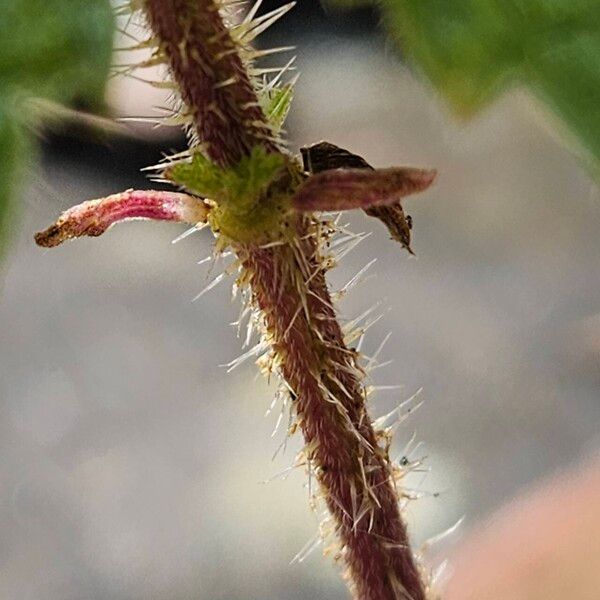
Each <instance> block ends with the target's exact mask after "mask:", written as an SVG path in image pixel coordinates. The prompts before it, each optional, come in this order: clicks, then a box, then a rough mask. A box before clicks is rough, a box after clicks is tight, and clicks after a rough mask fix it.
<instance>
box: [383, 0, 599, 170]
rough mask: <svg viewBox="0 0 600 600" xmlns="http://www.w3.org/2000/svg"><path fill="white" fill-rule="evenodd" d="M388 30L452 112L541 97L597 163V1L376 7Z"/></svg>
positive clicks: (394, 1) (474, 0) (481, 0)
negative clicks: (521, 95)
mask: <svg viewBox="0 0 600 600" xmlns="http://www.w3.org/2000/svg"><path fill="white" fill-rule="evenodd" d="M382 4H383V8H384V12H385V14H386V16H387V21H388V24H389V26H390V28H391V30H392V31H393V32H394V33H395V34H396V36H397V37H398V39H399V41H400V43H401V45H402V47H403V48H404V49H405V50H406V52H407V54H408V55H409V56H410V57H411V58H412V59H413V60H414V61H415V62H416V64H417V65H418V67H419V68H420V69H421V70H422V71H423V72H424V73H425V74H426V75H427V77H428V78H429V79H430V80H431V82H432V83H433V85H434V86H435V87H436V88H437V89H438V90H439V91H440V92H441V94H442V95H443V96H444V98H445V99H446V100H447V101H448V102H449V104H450V105H451V107H452V108H453V109H454V111H455V112H456V113H457V114H459V115H461V116H470V115H471V114H473V113H475V112H476V111H478V110H480V109H481V108H482V107H484V106H485V105H486V104H487V103H489V102H490V101H492V100H493V99H495V98H496V97H497V96H498V95H499V93H500V92H502V91H503V90H504V89H505V88H506V87H508V86H509V85H513V84H515V83H522V84H525V85H526V86H528V87H529V88H530V89H531V90H533V92H534V93H535V94H536V95H537V96H539V97H540V98H542V99H543V100H544V101H545V102H546V103H547V105H548V106H549V107H550V108H551V109H552V110H553V111H554V112H555V113H556V114H557V115H558V116H560V118H562V120H563V121H564V122H565V124H566V125H567V127H568V128H569V129H570V130H571V132H572V133H573V134H574V135H575V136H576V137H577V138H578V139H579V141H580V143H581V144H582V146H584V147H585V148H587V150H588V152H589V153H590V155H591V156H593V157H594V159H595V160H596V161H600V3H599V2H598V0H452V1H450V0H382Z"/></svg>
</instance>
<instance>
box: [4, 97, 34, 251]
mask: <svg viewBox="0 0 600 600" xmlns="http://www.w3.org/2000/svg"><path fill="white" fill-rule="evenodd" d="M7 104H8V102H4V103H3V102H2V97H1V96H0V165H2V174H1V175H2V176H1V177H0V255H1V254H2V253H3V252H4V250H5V248H6V245H7V241H8V239H9V237H10V234H11V224H12V223H13V222H14V221H13V218H12V217H13V215H14V213H15V210H14V209H15V206H14V204H15V198H16V196H17V193H18V190H19V188H20V185H21V183H22V179H23V171H24V167H25V164H26V161H27V158H28V152H27V150H28V147H29V144H28V143H27V138H26V136H25V134H24V132H23V129H22V127H21V126H20V123H18V122H17V121H16V120H15V119H14V117H13V115H12V114H10V112H9V111H7V110H6V105H7ZM3 105H4V106H3Z"/></svg>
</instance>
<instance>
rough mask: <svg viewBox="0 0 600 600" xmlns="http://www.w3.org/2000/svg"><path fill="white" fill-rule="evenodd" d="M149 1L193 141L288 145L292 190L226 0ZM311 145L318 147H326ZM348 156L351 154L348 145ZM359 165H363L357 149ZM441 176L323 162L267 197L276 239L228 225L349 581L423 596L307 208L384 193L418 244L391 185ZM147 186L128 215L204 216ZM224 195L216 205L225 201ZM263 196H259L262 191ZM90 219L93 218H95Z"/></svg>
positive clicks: (389, 593)
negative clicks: (143, 204) (142, 203)
mask: <svg viewBox="0 0 600 600" xmlns="http://www.w3.org/2000/svg"><path fill="white" fill-rule="evenodd" d="M142 5H143V7H144V10H145V12H146V16H147V18H148V22H149V24H150V26H151V28H152V30H153V32H154V35H155V37H156V39H157V40H158V43H159V49H158V50H157V52H159V53H160V54H161V55H162V56H163V57H165V58H166V60H167V62H168V64H169V66H170V69H171V72H172V75H173V77H174V79H175V82H176V83H177V84H178V87H179V91H180V94H181V97H182V100H183V102H184V103H185V105H186V106H185V109H184V110H187V111H188V115H189V116H190V117H191V122H192V124H193V130H194V131H193V133H194V134H195V135H194V136H193V142H194V143H195V142H198V144H199V148H201V150H202V152H203V153H205V154H206V155H207V156H208V158H209V159H210V160H211V161H212V162H213V163H215V164H216V165H218V166H219V167H221V168H224V169H227V168H234V167H236V165H238V166H239V164H241V163H240V161H243V160H244V159H246V158H247V157H250V156H251V155H252V154H253V152H254V151H255V150H256V149H257V148H260V149H262V151H263V152H266V154H267V155H268V154H274V155H279V156H281V157H282V159H283V160H284V162H283V163H282V164H285V165H287V167H286V168H287V169H288V171H286V173H287V178H286V176H283V179H279V180H278V182H277V186H279V187H277V192H276V193H277V194H279V196H276V198H290V199H291V198H292V196H293V194H294V193H295V192H296V190H297V189H298V186H299V184H300V183H301V182H302V179H303V178H304V177H305V175H304V174H303V171H302V168H301V167H300V165H299V163H298V162H297V161H295V159H293V158H292V157H290V156H289V155H288V154H287V153H286V152H285V150H283V148H282V145H281V143H280V142H279V141H278V139H277V132H276V131H274V130H273V126H272V124H270V122H269V121H268V120H267V119H266V118H265V115H264V113H263V109H262V108H261V105H260V103H259V101H258V97H257V93H256V90H255V88H254V87H253V85H254V84H253V78H252V76H251V73H250V72H249V71H248V69H249V68H250V65H249V64H248V63H249V62H250V61H249V59H248V57H247V56H246V55H245V54H243V53H242V52H241V51H240V48H241V44H242V42H240V39H239V38H236V36H235V35H234V34H233V33H232V31H231V29H230V28H229V27H228V25H227V24H226V22H225V21H224V18H223V14H222V10H223V7H222V6H220V5H219V4H218V3H216V2H213V1H212V0H143V2H142ZM342 153H343V151H342ZM313 154H314V153H313ZM312 158H313V160H316V159H317V158H318V156H317V154H314V155H313V156H312ZM341 158H343V159H344V160H348V156H341ZM355 166H356V167H357V168H364V165H362V164H361V163H360V161H359V162H358V163H357V164H356V165H355ZM367 167H368V165H367ZM434 175H435V173H434V172H432V171H420V170H414V169H397V170H389V171H382V172H380V173H375V172H370V173H369V172H365V171H349V172H346V173H341V172H335V173H329V174H327V173H324V174H322V175H320V176H316V177H315V179H314V183H310V180H309V183H307V185H305V186H304V187H303V188H302V189H301V192H300V194H299V195H298V196H297V197H296V198H295V201H294V202H295V207H296V209H297V210H296V212H293V211H291V212H290V209H289V206H291V205H292V204H291V203H288V202H283V201H282V202H277V201H273V197H272V196H271V198H270V201H271V204H260V206H261V207H262V208H264V209H265V210H267V211H268V210H270V209H269V208H268V207H269V206H273V207H275V208H274V210H276V211H277V210H278V211H279V212H276V213H274V214H275V215H276V216H277V215H280V214H281V215H283V216H281V217H279V216H277V219H280V220H279V221H274V222H276V223H278V224H280V226H281V227H280V231H278V232H275V236H276V244H269V243H267V244H265V239H264V238H263V237H261V236H259V235H258V234H257V239H256V240H254V239H252V237H251V236H250V238H251V239H250V240H249V239H248V235H249V232H250V233H252V231H254V230H253V229H249V230H247V231H246V232H245V233H246V237H245V238H242V237H241V236H240V237H237V238H236V237H235V236H233V238H232V236H231V234H230V236H229V239H226V240H225V241H226V242H227V243H228V244H229V245H230V246H231V247H232V248H233V249H234V251H235V252H236V253H237V255H238V257H239V259H240V263H241V265H242V273H241V275H240V282H242V283H247V284H249V285H250V288H251V296H252V299H253V302H254V304H255V306H256V307H257V308H258V309H259V311H260V313H261V315H262V319H263V321H264V325H265V332H264V336H265V340H266V341H267V342H268V343H269V344H270V345H271V349H272V365H273V366H275V367H276V368H277V369H278V370H279V372H280V374H281V376H282V377H283V379H284V380H285V382H286V385H287V388H288V390H289V391H290V395H291V397H292V400H293V408H292V410H293V411H294V413H295V416H296V418H297V423H298V424H299V426H300V428H301V430H302V432H303V434H304V439H305V441H306V447H305V451H304V456H305V460H306V464H307V465H308V468H309V469H310V470H311V471H312V472H313V473H314V474H315V475H316V477H317V479H318V481H319V484H320V489H321V494H322V497H323V499H324V501H325V503H326V505H327V507H328V509H329V511H330V513H331V515H332V519H331V523H332V530H333V532H334V533H335V534H336V536H337V539H338V541H339V546H340V553H339V554H340V556H341V557H342V558H343V560H344V561H345V563H346V565H347V578H348V580H349V584H350V587H351V589H352V591H353V593H354V595H355V597H356V598H358V599H361V600H396V599H406V600H409V599H410V600H424V599H425V597H426V593H425V585H424V584H423V582H422V579H421V573H420V570H419V567H418V566H417V564H416V561H415V558H414V556H413V553H412V551H411V548H410V546H409V541H408V537H407V532H406V527H405V525H404V523H403V521H402V518H401V514H400V509H399V494H398V491H397V489H396V483H395V481H396V479H395V475H397V473H395V471H394V468H393V466H392V464H391V462H390V460H389V457H388V446H389V439H388V438H387V437H386V435H385V434H384V433H383V432H380V431H376V430H375V429H374V427H373V424H372V422H371V419H370V417H369V415H368V413H367V410H366V390H365V386H364V384H363V378H364V372H363V370H362V369H361V366H360V357H359V355H358V353H357V352H356V351H355V350H353V349H351V348H349V347H348V346H347V345H346V344H345V342H344V335H343V332H342V329H341V327H340V325H339V322H338V320H337V317H336V313H335V310H334V308H333V304H332V299H331V296H330V293H329V290H328V288H327V283H326V279H325V273H326V271H327V269H328V268H329V266H330V261H329V260H328V259H327V257H326V256H325V255H324V250H323V239H324V238H326V237H327V236H326V234H324V230H326V228H327V227H326V226H324V224H323V223H322V222H321V221H319V220H318V219H316V218H315V217H314V216H313V215H312V213H311V212H310V211H311V210H313V209H315V210H320V209H330V208H331V207H333V208H334V209H335V208H348V207H350V208H352V207H364V208H366V206H367V205H370V204H372V203H373V202H375V206H377V202H379V201H380V200H381V202H382V203H384V204H385V203H390V202H392V201H393V202H394V206H395V207H396V208H395V209H394V210H396V213H397V215H400V217H401V218H402V220H403V221H402V223H403V226H404V229H405V231H404V230H402V232H401V234H402V235H401V236H400V235H399V234H398V235H399V238H398V239H400V240H401V241H402V243H403V244H404V245H405V246H406V247H407V248H409V246H408V242H409V226H410V223H409V222H408V221H406V222H405V219H404V213H402V209H401V206H400V204H399V202H396V200H395V198H396V196H400V195H402V194H404V193H410V192H412V191H418V190H420V189H425V188H426V187H427V186H429V184H430V183H431V181H432V180H433V177H434ZM286 186H287V187H286ZM369 190H371V191H372V192H373V193H372V194H369ZM288 192H289V193H288ZM354 192H355V194H354V195H353V193H354ZM265 193H266V196H265V198H264V202H268V201H269V196H268V194H269V192H268V191H267V192H265ZM151 194H154V195H148V194H146V196H145V199H146V201H147V202H148V210H146V208H144V209H143V210H142V209H140V208H139V207H138V206H137V205H136V206H134V207H133V208H132V209H131V210H129V209H128V210H126V211H125V213H124V214H125V216H152V215H154V212H156V210H157V209H158V210H159V212H158V213H157V214H158V218H177V219H179V220H188V219H187V216H188V215H187V213H186V212H185V211H183V212H182V210H183V209H185V210H188V207H189V210H191V211H192V212H194V214H195V211H196V212H199V213H201V215H200V217H205V216H206V215H207V214H208V213H207V212H206V211H207V208H206V206H205V205H204V204H202V201H201V200H200V199H198V198H194V197H188V196H183V195H170V196H165V195H163V196H160V195H158V196H157V195H156V193H151ZM363 197H364V200H363ZM136 198H138V196H135V198H134V197H133V196H132V197H131V198H129V197H127V198H126V200H129V201H131V200H132V199H133V200H135V199H136ZM140 198H141V196H140ZM165 199H167V200H168V201H169V202H171V200H174V201H176V202H175V207H176V208H177V209H178V210H179V212H176V211H175V212H173V215H172V214H171V212H169V213H168V214H166V215H165V214H163V212H161V211H163V209H164V208H165V206H167V208H169V209H170V208H171V204H167V205H164V203H162V204H161V202H162V201H164V200H165ZM121 200H123V198H119V197H115V198H114V200H113V199H110V198H109V199H108V200H105V201H104V203H100V204H92V205H89V206H87V207H86V208H85V210H84V213H85V215H88V212H85V211H86V210H88V209H92V210H93V211H96V212H95V214H99V215H100V217H102V218H100V223H101V226H100V227H97V221H93V222H92V221H91V220H90V219H89V218H88V217H87V216H86V220H85V223H84V225H85V227H83V229H81V228H79V229H77V228H74V227H73V225H72V221H73V216H75V217H79V216H80V213H79V212H74V213H71V212H70V213H67V214H66V215H65V216H63V218H62V221H59V222H58V225H59V226H61V227H62V228H63V229H61V230H60V232H59V233H61V232H62V233H64V234H65V235H64V237H72V236H73V235H79V234H82V233H84V234H88V235H90V234H92V235H96V234H98V233H100V232H101V231H100V229H102V231H103V230H104V229H105V228H106V227H104V225H108V224H110V222H112V220H113V219H112V217H113V213H114V215H116V216H118V215H120V214H121V212H123V211H122V208H121V206H122V205H121V204H119V202H120V201H121ZM216 200H217V203H216V206H217V209H215V210H216V213H215V215H217V216H218V214H219V212H218V210H221V209H220V208H219V199H218V198H217V199H216ZM257 201H259V202H263V199H262V196H261V199H258V200H257ZM365 203H366V204H365ZM213 206H214V203H213ZM232 206H233V205H232ZM181 207H182V208H181ZM282 207H283V208H282ZM286 207H287V208H286ZM234 208H235V206H234ZM255 208H256V207H255ZM223 210H229V209H227V208H226V207H225V208H223ZM232 210H233V209H232ZM253 210H254V209H253ZM373 210H375V209H373ZM389 210H392V209H391V208H390V209H389ZM99 211H102V212H100V213H99ZM106 211H108V212H106ZM111 211H112V212H111ZM144 211H145V212H144ZM153 211H154V212H153ZM282 211H283V212H282ZM286 211H287V212H286ZM105 213H106V214H108V217H107V216H105ZM151 213H152V214H151ZM184 213H185V214H184ZM396 213H394V214H396ZM232 214H233V217H232V216H231V215H232ZM239 214H241V215H242V216H241V217H240V216H239ZM239 214H238V213H235V214H234V213H230V214H229V219H231V218H234V217H235V219H237V218H238V217H239V218H240V219H243V214H244V213H239ZM256 214H258V213H256V211H255V210H254V215H255V216H256ZM374 214H375V213H374ZM103 215H104V216H103ZM236 215H237V216H236ZM154 216H156V215H154ZM200 217H198V220H200ZM90 218H91V217H90ZM94 218H95V216H94ZM194 218H196V217H195V216H194ZM249 218H250V217H249ZM388 220H389V219H388ZM88 221H89V223H92V224H93V225H94V227H91V228H90V227H88V225H89V223H88ZM209 221H210V222H211V224H212V225H213V228H214V229H215V231H221V235H222V236H223V235H224V233H223V232H224V231H225V229H224V228H223V227H219V223H218V219H217V217H214V219H213V220H211V217H209ZM230 222H231V221H230ZM240 222H241V223H242V226H243V221H240ZM384 222H386V221H385V219H384ZM65 223H66V224H67V225H68V227H67V229H68V231H66V230H65V227H66V225H65ZM223 223H225V221H223V220H222V223H221V224H223ZM236 223H237V221H236ZM77 224H78V223H77ZM388 226H389V224H388ZM238 229H239V228H238ZM238 229H236V227H233V228H231V229H230V231H234V232H235V231H237V230H238ZM63 230H64V231H63ZM256 231H261V229H260V228H257V229H256ZM50 233H52V235H51V236H50V237H49V234H48V235H46V237H42V238H40V239H42V241H46V239H47V238H48V239H49V240H50V241H49V243H48V245H53V244H54V241H56V242H57V243H58V242H59V241H61V240H59V239H58V237H60V236H59V235H58V234H56V235H55V232H50ZM53 236H54V237H53ZM57 236H58V237H57ZM50 238H51V239H50ZM55 238H56V239H55ZM61 239H62V238H61ZM50 242H52V244H50Z"/></svg>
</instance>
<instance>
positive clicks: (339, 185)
mask: <svg viewBox="0 0 600 600" xmlns="http://www.w3.org/2000/svg"><path fill="white" fill-rule="evenodd" d="M436 174H437V172H436V171H435V170H433V169H414V168H409V167H397V168H391V169H374V170H367V169H331V170H328V171H322V172H320V173H317V174H316V175H313V176H312V177H309V178H308V179H307V180H306V181H305V182H304V183H303V184H302V185H301V186H300V188H299V189H298V190H297V192H296V193H295V194H294V198H293V205H294V208H295V209H296V210H299V211H302V212H310V211H315V210H326V211H330V210H331V211H337V210H349V209H352V208H362V209H368V208H371V207H374V206H385V205H389V204H394V203H396V202H398V200H399V199H400V198H402V197H404V196H408V195H409V194H415V193H417V192H422V191H423V190H426V189H427V188H428V187H429V186H430V185H431V184H432V183H433V180H434V179H435V176H436Z"/></svg>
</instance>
